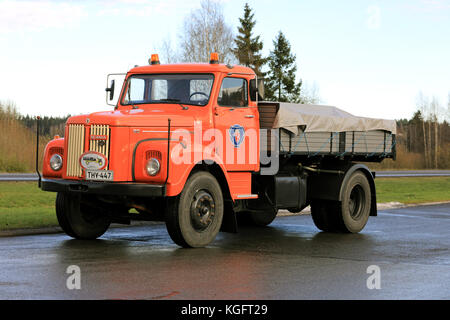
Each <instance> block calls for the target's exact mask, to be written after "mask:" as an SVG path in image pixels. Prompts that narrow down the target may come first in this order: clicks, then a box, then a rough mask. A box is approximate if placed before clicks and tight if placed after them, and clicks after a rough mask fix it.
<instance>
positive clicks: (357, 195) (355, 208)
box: [348, 185, 365, 220]
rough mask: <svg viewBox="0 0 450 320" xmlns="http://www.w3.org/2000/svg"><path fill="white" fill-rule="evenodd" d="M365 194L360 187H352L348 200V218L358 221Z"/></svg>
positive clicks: (362, 208)
mask: <svg viewBox="0 0 450 320" xmlns="http://www.w3.org/2000/svg"><path fill="white" fill-rule="evenodd" d="M364 203H365V194H364V189H363V188H362V187H361V186H360V185H356V186H354V187H353V189H352V191H351V192H350V197H349V200H348V210H349V213H350V217H352V218H353V219H354V220H358V219H359V218H360V217H361V214H362V212H363V211H364Z"/></svg>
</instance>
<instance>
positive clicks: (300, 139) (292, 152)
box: [289, 131, 309, 155]
mask: <svg viewBox="0 0 450 320" xmlns="http://www.w3.org/2000/svg"><path fill="white" fill-rule="evenodd" d="M303 137H305V143H306V150H308V153H309V147H308V140H307V139H306V135H305V131H303V133H302V135H301V136H300V138H298V141H297V143H296V144H295V146H294V148H292V149H291V150H290V152H289V154H291V155H292V154H294V151H295V149H297V147H298V146H299V144H300V142H301V141H302V138H303Z"/></svg>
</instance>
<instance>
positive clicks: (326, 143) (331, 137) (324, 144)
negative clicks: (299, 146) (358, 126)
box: [308, 132, 337, 157]
mask: <svg viewBox="0 0 450 320" xmlns="http://www.w3.org/2000/svg"><path fill="white" fill-rule="evenodd" d="M335 134H337V132H333V134H332V135H330V137H329V138H328V140H327V141H325V142H324V143H323V144H322V146H321V147H320V148H319V150H317V152H315V153H314V154H313V155H312V157H315V156H317V155H318V154H319V152H320V151H321V150H322V149H323V148H324V147H325V146H326V145H328V144H329V143H330V142H331V141H332V140H333V138H334V135H335ZM308 153H309V152H308ZM308 157H310V155H309V154H308Z"/></svg>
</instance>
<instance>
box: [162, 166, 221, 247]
mask: <svg viewBox="0 0 450 320" xmlns="http://www.w3.org/2000/svg"><path fill="white" fill-rule="evenodd" d="M223 211H224V202H223V195H222V190H221V188H220V185H219V183H218V182H217V180H216V179H215V178H214V176H213V175H211V174H210V173H209V172H204V171H201V172H196V173H194V174H193V175H192V176H191V177H189V179H188V180H187V182H186V184H185V186H184V188H183V191H182V192H181V194H180V195H178V196H177V197H174V198H170V199H168V205H167V211H166V228H167V231H168V232H169V235H170V237H171V238H172V240H173V241H174V242H175V243H176V244H178V245H179V246H182V247H185V248H189V247H191V248H192V247H204V246H206V245H208V244H209V243H211V242H212V241H213V240H214V239H215V238H216V236H217V234H218V233H219V230H220V227H221V225H222V219H223Z"/></svg>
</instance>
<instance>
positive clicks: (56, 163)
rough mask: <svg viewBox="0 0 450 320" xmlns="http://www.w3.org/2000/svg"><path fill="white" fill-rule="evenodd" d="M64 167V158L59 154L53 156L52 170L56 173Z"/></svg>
mask: <svg viewBox="0 0 450 320" xmlns="http://www.w3.org/2000/svg"><path fill="white" fill-rule="evenodd" d="M62 165H63V159H62V157H61V156H60V155H59V154H57V153H55V154H54V155H52V157H51V158H50V168H52V169H53V170H54V171H58V170H60V169H61V167H62Z"/></svg>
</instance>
